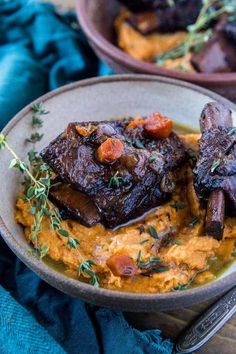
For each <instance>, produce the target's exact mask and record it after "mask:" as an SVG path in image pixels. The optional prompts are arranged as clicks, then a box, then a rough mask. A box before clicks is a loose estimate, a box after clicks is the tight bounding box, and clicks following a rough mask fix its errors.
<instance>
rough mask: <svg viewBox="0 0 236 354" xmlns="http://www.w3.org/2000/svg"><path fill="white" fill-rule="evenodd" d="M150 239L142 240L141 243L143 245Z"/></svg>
mask: <svg viewBox="0 0 236 354" xmlns="http://www.w3.org/2000/svg"><path fill="white" fill-rule="evenodd" d="M148 241H149V240H148V239H145V240H142V241H140V242H139V244H140V245H143V244H144V243H146V242H148Z"/></svg>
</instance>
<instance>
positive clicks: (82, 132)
mask: <svg viewBox="0 0 236 354" xmlns="http://www.w3.org/2000/svg"><path fill="white" fill-rule="evenodd" d="M75 129H76V130H77V132H78V133H79V135H82V136H88V135H90V134H91V131H90V130H89V129H87V128H85V127H82V126H81V125H76V127H75Z"/></svg>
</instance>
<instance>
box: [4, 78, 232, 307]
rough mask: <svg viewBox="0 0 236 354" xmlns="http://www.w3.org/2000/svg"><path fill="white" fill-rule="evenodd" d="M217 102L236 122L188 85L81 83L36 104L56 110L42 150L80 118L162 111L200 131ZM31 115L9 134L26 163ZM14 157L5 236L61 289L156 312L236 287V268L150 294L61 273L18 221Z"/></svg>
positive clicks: (7, 180) (8, 173) (24, 114)
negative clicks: (33, 249) (37, 252)
mask: <svg viewBox="0 0 236 354" xmlns="http://www.w3.org/2000/svg"><path fill="white" fill-rule="evenodd" d="M212 100H220V101H222V102H224V103H225V104H226V105H228V106H229V107H231V109H232V110H233V116H234V122H235V123H236V107H235V105H233V104H232V103H230V102H229V101H227V100H225V99H223V98H221V97H220V96H217V95H216V94H214V93H211V92H209V91H206V90H205V89H202V88H199V87H196V86H193V85H191V84H188V83H183V82H180V81H176V80H172V79H166V78H160V77H152V76H145V75H124V76H112V77H106V78H97V79H90V80H85V81H81V82H77V83H74V84H71V85H68V86H65V87H62V88H60V89H58V90H56V91H53V92H51V93H49V94H47V95H45V96H43V97H41V98H39V99H38V100H37V101H36V102H40V101H42V102H43V105H44V108H45V109H46V110H49V111H50V114H48V115H46V116H45V119H44V120H45V122H44V126H43V132H44V134H45V135H44V138H43V140H42V141H41V142H40V144H39V146H38V148H39V149H41V148H42V147H44V146H46V145H47V144H48V143H49V142H50V141H51V140H52V139H53V138H55V137H56V136H57V135H58V134H59V133H60V132H61V131H62V130H63V129H64V128H65V127H66V125H67V124H68V123H69V122H71V121H75V120H77V121H88V120H102V119H109V118H110V117H114V116H122V115H127V114H130V115H134V116H135V115H137V114H139V113H140V114H144V115H145V114H148V113H150V112H154V111H160V112H162V113H163V114H165V115H167V116H169V117H171V118H172V119H173V120H174V121H177V122H181V123H184V124H188V125H190V126H191V127H192V128H198V118H199V114H200V112H201V110H202V108H203V106H204V105H205V104H206V103H207V102H209V101H212ZM31 115H32V113H31V110H30V106H27V107H26V108H25V109H23V110H22V111H21V112H20V113H19V114H17V115H16V117H15V118H13V119H12V120H11V122H10V123H9V124H8V126H7V127H6V128H5V129H4V131H3V133H4V134H6V135H7V139H8V141H9V143H10V144H11V145H12V147H13V148H14V149H15V150H16V151H17V152H18V154H19V156H20V157H21V158H23V159H26V154H27V150H28V146H26V145H25V144H24V140H25V138H26V137H28V136H29V134H30V131H31V128H30V122H31ZM9 159H10V155H9V153H8V152H7V151H5V150H4V151H2V152H0V166H1V172H0V186H1V188H0V207H1V210H0V232H1V234H2V236H3V238H4V239H5V241H6V243H7V244H8V245H9V247H10V248H11V249H12V251H13V252H14V253H15V254H16V255H17V256H18V257H19V258H20V259H21V260H22V261H23V262H24V263H25V264H26V265H27V266H28V267H29V268H31V269H32V270H33V271H34V272H36V273H37V274H38V275H39V276H40V277H41V278H42V279H44V280H45V281H46V282H48V283H49V284H51V285H52V286H54V287H55V288H57V289H59V290H61V291H63V292H65V293H68V294H70V295H72V296H74V297H78V298H80V299H82V300H85V301H87V302H91V303H94V304H97V305H102V306H107V307H112V308H117V309H122V310H126V311H147V312H151V311H154V310H164V309H174V308H179V307H184V306H186V307H187V306H190V305H191V304H194V303H199V302H202V301H204V300H207V299H209V298H211V297H213V296H215V295H217V294H220V293H223V292H224V291H226V290H227V289H229V288H230V287H232V286H233V285H235V284H236V264H235V265H232V266H231V267H230V269H228V270H227V271H226V272H225V273H224V274H223V275H222V276H221V277H220V278H218V279H217V280H215V281H214V282H213V283H211V284H209V285H205V286H199V287H198V288H195V289H190V290H185V291H180V292H172V293H168V294H150V295H149V294H132V293H125V292H118V291H109V290H105V289H97V288H94V287H93V286H91V285H87V284H84V283H82V282H80V281H77V280H74V279H71V278H68V277H67V276H65V275H63V274H61V273H58V272H57V271H55V270H53V269H51V268H49V267H48V266H47V265H46V264H45V263H43V262H42V261H39V260H38V259H36V258H34V257H33V256H31V255H30V254H29V252H28V251H29V246H28V244H27V243H26V242H25V240H24V237H23V230H22V228H21V227H20V226H19V225H17V224H16V223H15V221H14V208H15V201H16V197H17V193H18V190H19V188H20V175H19V173H18V172H17V171H13V170H9V169H8V162H9Z"/></svg>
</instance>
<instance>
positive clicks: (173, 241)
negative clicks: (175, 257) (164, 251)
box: [169, 239, 182, 246]
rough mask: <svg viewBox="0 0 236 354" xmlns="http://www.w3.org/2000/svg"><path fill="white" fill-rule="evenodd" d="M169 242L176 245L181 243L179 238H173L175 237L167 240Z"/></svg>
mask: <svg viewBox="0 0 236 354" xmlns="http://www.w3.org/2000/svg"><path fill="white" fill-rule="evenodd" d="M169 244H171V245H177V246H180V245H182V243H181V242H180V241H179V240H175V239H171V240H169Z"/></svg>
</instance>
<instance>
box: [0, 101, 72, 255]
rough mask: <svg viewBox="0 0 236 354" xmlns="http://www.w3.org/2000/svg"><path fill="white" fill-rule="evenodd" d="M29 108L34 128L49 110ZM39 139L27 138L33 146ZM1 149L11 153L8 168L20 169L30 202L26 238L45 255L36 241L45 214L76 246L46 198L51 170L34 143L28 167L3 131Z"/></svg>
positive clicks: (53, 226)
mask: <svg viewBox="0 0 236 354" xmlns="http://www.w3.org/2000/svg"><path fill="white" fill-rule="evenodd" d="M32 110H33V111H34V114H33V117H32V122H31V123H32V127H33V128H34V129H36V127H39V126H40V127H41V126H42V120H41V119H40V116H41V114H47V113H48V112H46V111H44V109H43V108H42V105H41V104H36V105H34V106H33V107H32ZM41 136H42V134H41V135H40V134H39V133H38V132H37V131H35V133H34V137H41ZM31 137H32V135H31ZM38 139H39V138H36V139H31V138H30V139H27V141H30V142H31V143H32V144H33V145H34V144H35V142H36V141H38ZM31 140H32V141H31ZM4 148H6V149H7V150H8V151H9V152H10V154H11V155H12V156H13V159H12V160H11V162H10V164H9V168H15V169H17V170H19V171H20V172H21V173H22V174H23V176H24V181H23V183H22V184H23V186H24V193H23V196H22V199H23V200H24V201H25V202H27V203H28V204H29V212H30V214H31V215H32V217H33V224H32V227H31V233H30V236H29V238H30V240H32V241H34V246H35V249H36V251H37V253H38V254H39V257H41V254H44V252H45V250H46V248H45V247H43V249H42V250H40V248H39V247H38V244H37V236H38V233H39V232H41V231H42V220H43V217H44V216H47V217H48V218H49V219H50V224H51V228H52V229H53V230H54V231H56V233H58V234H62V233H64V235H63V236H65V237H67V238H68V245H69V246H70V247H73V248H75V247H76V245H77V244H78V241H77V240H76V239H73V238H72V237H70V235H69V233H68V232H67V231H66V230H64V231H63V230H61V228H60V225H61V224H62V219H61V216H60V213H59V211H58V210H57V208H56V207H55V206H54V205H53V204H52V203H51V202H50V201H49V199H48V195H49V190H50V188H51V177H52V176H51V175H52V172H51V170H50V168H49V166H48V165H46V164H44V163H43V161H42V159H41V157H40V156H39V155H38V153H37V152H36V151H35V149H34V146H33V149H32V150H30V152H29V153H28V157H29V162H30V166H28V165H27V164H26V163H25V162H23V161H22V160H21V159H20V158H19V156H17V154H16V153H15V151H14V150H13V149H12V148H11V146H10V145H9V144H8V142H7V139H6V137H5V136H4V135H3V134H0V149H4ZM59 231H60V232H59ZM61 232H62V233H61Z"/></svg>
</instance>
